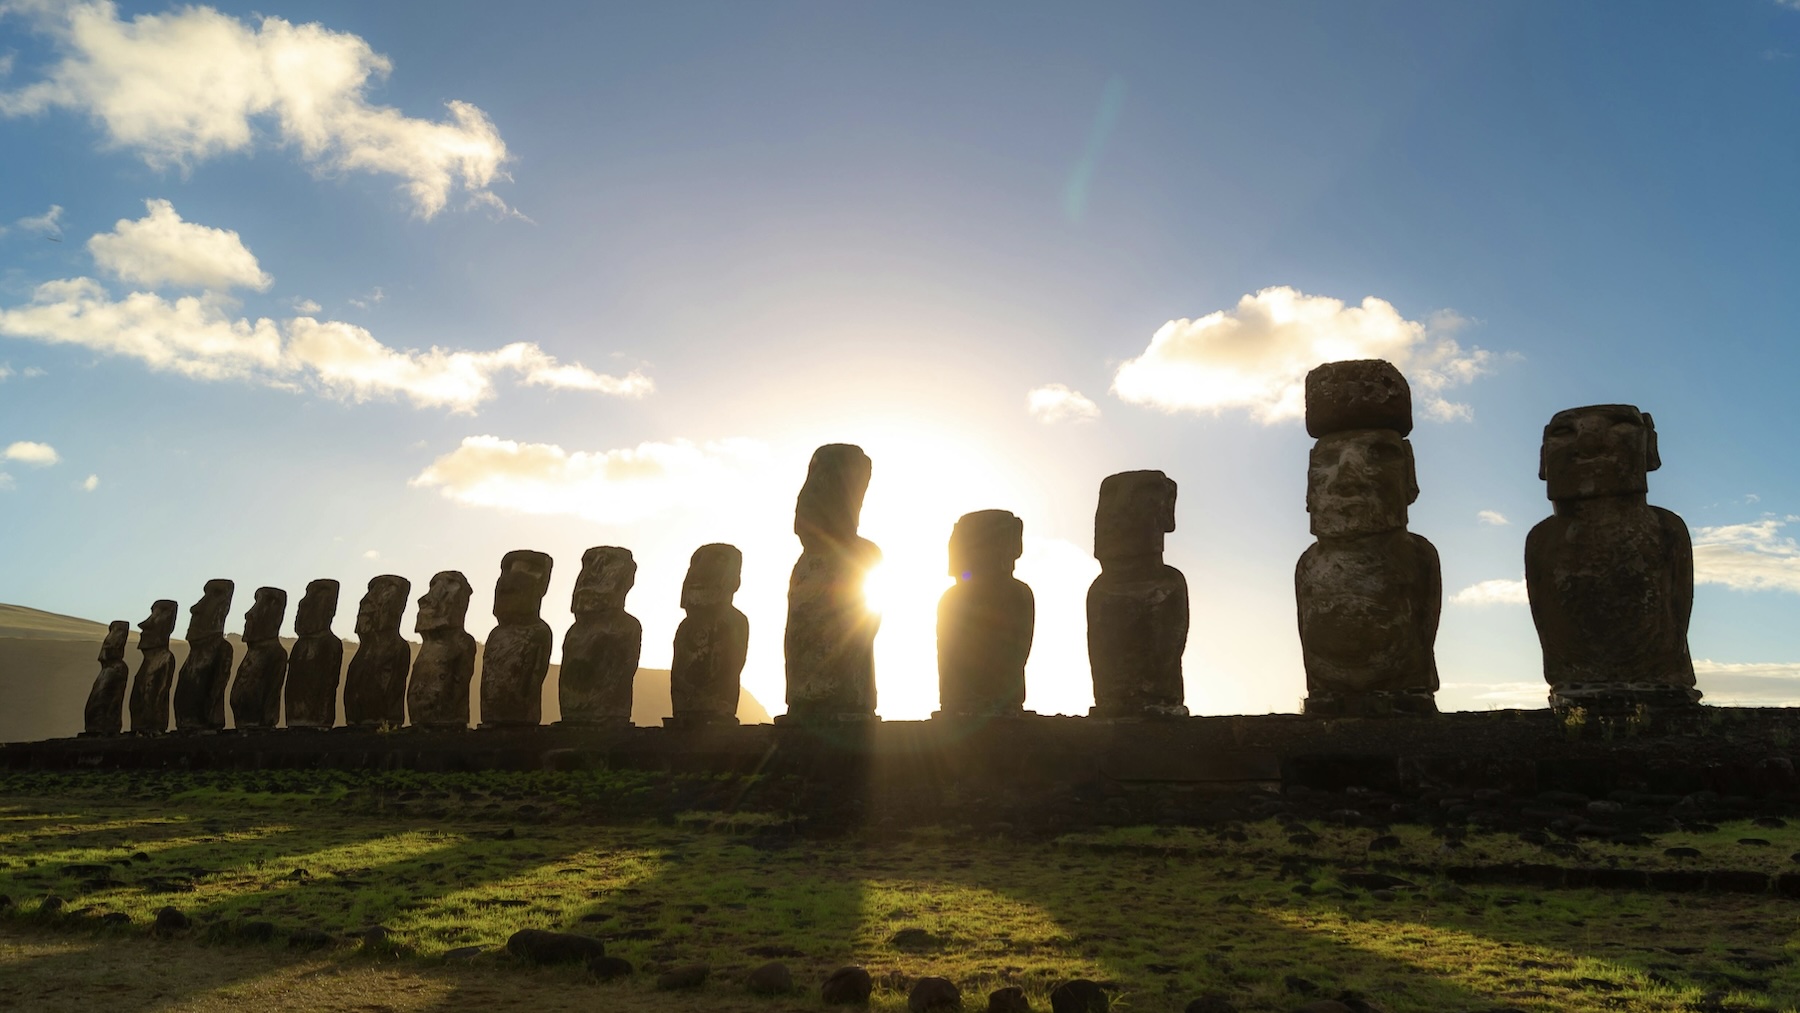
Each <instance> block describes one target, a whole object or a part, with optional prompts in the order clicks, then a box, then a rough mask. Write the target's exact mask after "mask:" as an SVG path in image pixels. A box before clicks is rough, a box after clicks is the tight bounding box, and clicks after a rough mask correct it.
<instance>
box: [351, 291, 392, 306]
mask: <svg viewBox="0 0 1800 1013" xmlns="http://www.w3.org/2000/svg"><path fill="white" fill-rule="evenodd" d="M386 298H387V293H386V292H383V291H382V290H381V286H380V285H377V286H375V288H374V289H372V290H371V291H370V292H369V294H368V295H365V296H361V297H359V298H356V299H352V300H350V305H352V306H354V307H356V308H357V309H359V310H366V309H368V308H369V307H371V306H379V305H381V301H382V300H383V299H386Z"/></svg>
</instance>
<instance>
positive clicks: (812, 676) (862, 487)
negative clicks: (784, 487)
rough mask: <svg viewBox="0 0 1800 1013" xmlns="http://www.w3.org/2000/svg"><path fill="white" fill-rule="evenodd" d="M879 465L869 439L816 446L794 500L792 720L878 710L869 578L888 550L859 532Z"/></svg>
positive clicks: (875, 619) (875, 621)
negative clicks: (866, 445) (874, 465)
mask: <svg viewBox="0 0 1800 1013" xmlns="http://www.w3.org/2000/svg"><path fill="white" fill-rule="evenodd" d="M870 471H871V465H870V462H869V458H868V455H867V454H864V453H863V452H862V448H861V447H855V446H851V445H850V444H847V443H829V444H826V445H825V446H823V447H820V448H819V449H817V450H815V451H813V455H812V461H811V463H810V464H808V465H807V469H806V484H805V485H804V486H802V487H801V488H800V496H799V499H798V500H797V501H796V503H795V505H794V534H796V535H798V536H800V546H801V548H800V559H799V561H798V562H796V563H795V564H794V573H793V576H792V578H790V579H789V581H788V614H787V631H786V635H785V637H784V638H783V644H782V646H783V651H784V654H785V655H786V658H787V705H788V717H789V719H792V720H800V721H810V720H855V719H870V718H873V717H874V716H875V633H876V631H877V630H879V629H880V627H881V617H880V616H878V615H875V614H874V613H872V612H870V611H869V608H868V604H867V602H866V600H865V599H864V596H863V579H864V578H865V577H866V576H867V575H868V573H869V571H870V570H871V569H873V568H874V567H875V566H876V565H877V564H878V563H880V562H881V550H880V549H879V548H877V547H876V546H875V543H874V542H871V541H869V540H868V539H866V538H861V537H859V536H858V535H857V533H856V527H857V524H858V522H859V520H860V518H861V516H862V504H863V494H864V493H866V492H867V491H868V488H869V476H870Z"/></svg>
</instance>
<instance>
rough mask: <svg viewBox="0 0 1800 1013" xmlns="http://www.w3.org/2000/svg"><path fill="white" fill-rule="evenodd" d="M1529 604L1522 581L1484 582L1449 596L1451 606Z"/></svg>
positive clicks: (1471, 585)
mask: <svg viewBox="0 0 1800 1013" xmlns="http://www.w3.org/2000/svg"><path fill="white" fill-rule="evenodd" d="M1529 602H1530V599H1529V598H1528V597H1526V594H1525V582H1524V581H1523V580H1484V581H1481V582H1480V583H1478V584H1470V585H1469V586H1468V587H1465V588H1463V589H1462V590H1461V591H1458V592H1456V593H1455V594H1453V595H1451V596H1450V604H1452V605H1525V604H1528V603H1529Z"/></svg>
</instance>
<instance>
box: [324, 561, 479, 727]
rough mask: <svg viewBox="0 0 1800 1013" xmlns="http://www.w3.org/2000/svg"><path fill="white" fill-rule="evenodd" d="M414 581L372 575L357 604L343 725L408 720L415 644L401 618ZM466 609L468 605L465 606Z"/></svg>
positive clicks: (368, 724) (390, 724) (370, 725)
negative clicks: (404, 630)
mask: <svg viewBox="0 0 1800 1013" xmlns="http://www.w3.org/2000/svg"><path fill="white" fill-rule="evenodd" d="M411 594H412V581H409V580H407V579H406V578H405V577H398V576H395V575H394V574H391V573H384V574H382V575H381V576H379V577H372V578H370V579H369V587H368V590H367V591H366V592H365V593H364V594H363V597H362V601H361V602H360V603H358V605H357V606H356V653H355V654H354V655H351V657H350V667H349V668H348V669H347V670H346V671H345V672H344V723H345V724H347V725H353V726H357V727H364V728H367V727H374V726H377V725H389V726H391V727H394V728H398V727H400V726H401V725H403V724H405V723H406V673H407V669H409V668H410V667H411V666H412V648H411V647H409V646H408V645H407V643H406V638H405V637H403V636H401V635H400V618H401V616H403V615H405V613H406V599H407V596H408V595H411ZM464 608H467V606H466V605H465V606H464Z"/></svg>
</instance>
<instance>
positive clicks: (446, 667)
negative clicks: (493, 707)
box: [406, 570, 475, 728]
mask: <svg viewBox="0 0 1800 1013" xmlns="http://www.w3.org/2000/svg"><path fill="white" fill-rule="evenodd" d="M470 594H471V589H470V587H469V579H468V578H467V577H464V576H463V575H462V574H461V573H460V572H458V571H456V570H441V571H439V572H438V573H436V574H434V575H433V576H432V578H431V586H430V587H429V588H427V589H426V591H425V593H424V595H422V596H420V598H419V615H418V619H417V620H415V621H414V623H413V629H414V631H416V632H417V633H419V634H420V635H421V636H423V638H424V641H425V642H424V643H423V644H422V645H421V646H420V647H419V656H418V657H417V658H415V659H413V667H412V677H411V678H410V679H409V680H408V681H407V684H406V711H407V714H408V715H410V716H411V718H412V723H413V724H415V725H417V726H419V727H421V728H467V727H468V726H469V682H470V680H472V679H474V678H475V638H474V637H472V636H470V635H469V633H468V631H467V630H465V629H463V620H465V619H466V618H468V614H469V596H470Z"/></svg>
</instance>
